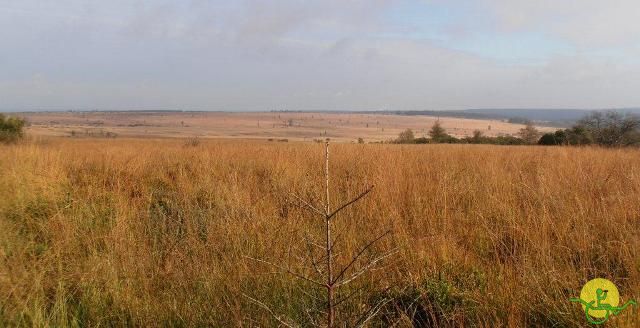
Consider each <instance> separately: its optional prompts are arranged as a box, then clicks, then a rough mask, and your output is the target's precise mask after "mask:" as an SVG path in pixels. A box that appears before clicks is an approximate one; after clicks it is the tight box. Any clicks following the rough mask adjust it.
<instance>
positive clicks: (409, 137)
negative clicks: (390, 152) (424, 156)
mask: <svg viewBox="0 0 640 328" xmlns="http://www.w3.org/2000/svg"><path fill="white" fill-rule="evenodd" d="M415 138H416V137H415V135H414V134H413V130H411V129H406V130H404V131H402V132H400V134H399V135H398V139H396V141H395V142H396V143H401V144H407V143H413V142H414V139H415Z"/></svg>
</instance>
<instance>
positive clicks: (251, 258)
mask: <svg viewBox="0 0 640 328" xmlns="http://www.w3.org/2000/svg"><path fill="white" fill-rule="evenodd" d="M245 257H246V258H248V259H250V260H254V261H257V262H262V263H266V264H269V265H271V266H273V267H276V268H278V269H280V270H282V271H284V272H286V273H288V274H290V275H292V276H295V277H297V278H300V279H302V280H306V281H308V282H312V283H314V284H316V285H318V286H322V287H326V286H327V285H326V284H323V283H321V282H317V281H315V280H313V279H311V278H308V277H305V276H303V275H301V274H299V273H297V272H294V271H291V270H290V269H288V268H285V267H283V266H280V265H277V264H275V263H271V262H269V261H265V260H261V259H257V258H254V257H250V256H245Z"/></svg>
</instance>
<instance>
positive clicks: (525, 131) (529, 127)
mask: <svg viewBox="0 0 640 328" xmlns="http://www.w3.org/2000/svg"><path fill="white" fill-rule="evenodd" d="M518 135H519V136H520V138H521V139H522V140H523V141H524V142H525V143H527V144H530V145H532V144H535V143H537V142H538V138H539V137H540V132H539V131H538V129H536V127H535V126H534V125H533V123H532V122H531V121H528V122H527V123H526V124H525V126H524V128H522V129H520V132H519V133H518Z"/></svg>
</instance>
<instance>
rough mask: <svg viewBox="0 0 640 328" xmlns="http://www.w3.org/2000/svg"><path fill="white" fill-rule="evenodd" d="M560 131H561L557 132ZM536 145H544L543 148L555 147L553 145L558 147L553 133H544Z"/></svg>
mask: <svg viewBox="0 0 640 328" xmlns="http://www.w3.org/2000/svg"><path fill="white" fill-rule="evenodd" d="M558 131H561V130H558ZM538 145H544V146H555V145H559V143H558V140H557V139H556V135H555V133H551V132H548V133H545V134H543V135H542V137H540V140H538Z"/></svg>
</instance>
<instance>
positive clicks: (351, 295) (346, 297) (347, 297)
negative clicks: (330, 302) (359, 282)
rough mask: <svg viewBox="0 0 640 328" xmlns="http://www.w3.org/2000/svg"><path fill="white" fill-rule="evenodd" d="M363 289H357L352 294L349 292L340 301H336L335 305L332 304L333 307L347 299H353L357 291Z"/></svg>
mask: <svg viewBox="0 0 640 328" xmlns="http://www.w3.org/2000/svg"><path fill="white" fill-rule="evenodd" d="M364 288H365V287H360V288H357V289H356V290H354V291H353V292H351V293H350V294H349V295H347V296H345V297H343V298H341V299H340V300H338V301H336V303H335V304H334V306H338V305H339V304H341V303H344V302H345V301H347V300H348V299H350V298H351V297H353V296H354V295H355V294H356V293H358V292H359V291H361V290H363V289H364Z"/></svg>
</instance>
